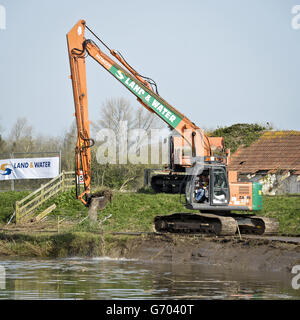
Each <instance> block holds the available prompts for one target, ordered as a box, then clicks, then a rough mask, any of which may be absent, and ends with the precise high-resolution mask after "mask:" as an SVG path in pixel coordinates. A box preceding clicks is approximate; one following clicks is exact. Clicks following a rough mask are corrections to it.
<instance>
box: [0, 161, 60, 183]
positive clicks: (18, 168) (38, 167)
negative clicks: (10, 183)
mask: <svg viewBox="0 0 300 320" xmlns="http://www.w3.org/2000/svg"><path fill="white" fill-rule="evenodd" d="M58 175H59V157H51V158H24V159H3V160H0V181H1V180H16V179H44V178H55V177H57V176H58Z"/></svg>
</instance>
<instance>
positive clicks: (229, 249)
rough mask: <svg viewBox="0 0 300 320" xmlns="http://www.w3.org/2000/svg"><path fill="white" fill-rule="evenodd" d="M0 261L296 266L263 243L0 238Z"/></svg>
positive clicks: (94, 236) (292, 247) (287, 251)
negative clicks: (105, 258)
mask: <svg viewBox="0 0 300 320" xmlns="http://www.w3.org/2000/svg"><path fill="white" fill-rule="evenodd" d="M0 256H2V257H5V256H6V257H8V256H27V257H72V256H77V257H92V256H110V257H112V258H128V259H138V260H141V261H147V262H160V263H173V264H184V263H186V264H191V263H192V264H201V265H207V266H222V267H223V268H224V269H232V270H235V269H236V270H244V271H275V272H276V271H278V272H290V271H291V269H292V267H293V266H294V265H297V264H299V265H300V245H299V244H296V243H282V242H279V241H270V240H268V239H263V238H262V239H246V238H243V239H239V238H237V237H235V238H234V237H228V238H216V237H210V238H203V237H187V236H178V235H152V234H146V235H140V236H137V235H112V234H98V233H91V232H72V233H56V234H47V235H41V234H29V233H27V234H20V233H8V232H2V233H0Z"/></svg>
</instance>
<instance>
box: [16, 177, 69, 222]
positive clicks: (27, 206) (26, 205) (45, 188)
mask: <svg viewBox="0 0 300 320" xmlns="http://www.w3.org/2000/svg"><path fill="white" fill-rule="evenodd" d="M74 175H75V172H74V171H70V172H64V171H63V172H62V173H61V174H60V175H59V176H57V177H56V178H54V179H52V180H50V181H49V182H48V183H46V184H44V185H42V186H41V187H40V188H38V189H37V190H35V191H34V192H32V193H30V194H29V195H28V196H26V197H25V198H23V199H22V200H20V201H17V202H16V211H15V215H16V218H15V219H16V223H18V222H21V221H22V220H24V219H25V218H28V217H32V216H34V214H35V213H36V211H37V209H38V208H39V207H40V206H41V205H42V204H43V203H44V202H46V201H47V200H49V199H50V198H52V197H53V196H55V195H56V194H58V193H59V192H64V191H66V190H68V189H69V188H72V187H74V181H75V180H74Z"/></svg>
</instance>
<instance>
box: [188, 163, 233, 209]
mask: <svg viewBox="0 0 300 320" xmlns="http://www.w3.org/2000/svg"><path fill="white" fill-rule="evenodd" d="M198 167H199V169H196V168H195V169H194V170H193V171H192V174H189V175H187V177H186V178H187V182H186V189H185V191H186V207H187V208H188V209H196V210H201V211H202V210H203V211H215V210H220V209H221V210H228V209H227V208H226V207H228V205H229V202H230V191H229V183H228V178H227V171H226V167H225V165H223V164H219V163H210V164H203V165H200V166H199V165H198ZM203 190H204V192H203ZM201 194H204V196H202V197H201V198H200V196H201Z"/></svg>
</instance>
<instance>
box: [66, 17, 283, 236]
mask: <svg viewBox="0 0 300 320" xmlns="http://www.w3.org/2000/svg"><path fill="white" fill-rule="evenodd" d="M86 31H89V32H90V33H91V34H92V35H93V36H94V38H95V39H96V40H97V41H99V43H101V45H103V46H104V47H105V48H106V49H107V50H108V51H109V53H110V54H111V55H112V56H113V57H114V58H116V59H117V60H118V61H119V63H120V64H121V65H122V66H121V65H120V64H119V63H117V62H116V61H115V60H113V59H112V58H111V57H109V56H108V55H107V54H105V53H104V52H103V51H102V50H101V49H100V48H99V46H98V45H97V44H96V43H95V42H94V41H93V40H91V39H87V38H86V37H85V33H86ZM67 42H68V52H69V60H70V69H71V80H72V85H73V95H74V104H75V116H76V122H77V132H78V138H77V144H76V149H75V167H76V168H75V169H76V177H77V179H76V182H77V183H76V197H77V198H78V199H80V200H81V201H82V202H83V203H84V204H85V205H87V206H89V205H90V203H91V199H92V193H91V187H90V186H91V151H90V148H91V147H92V146H93V144H94V141H93V139H91V137H90V132H89V117H88V100H87V83H86V65H85V60H86V57H87V56H90V57H92V58H93V59H94V60H95V61H96V62H97V63H98V64H100V65H101V66H102V67H103V68H104V69H105V70H106V71H108V73H110V74H111V75H112V76H113V77H114V78H115V79H117V80H118V81H119V82H121V83H122V84H123V85H124V86H125V87H126V88H127V89H128V90H129V91H130V92H131V93H133V94H134V95H135V96H136V98H137V100H138V101H139V102H140V103H141V105H142V106H143V107H145V108H146V109H147V110H148V111H149V112H151V113H155V114H156V115H157V116H158V117H160V118H161V119H162V120H163V121H164V122H165V123H167V125H168V126H169V127H170V128H171V129H173V132H175V134H172V136H171V137H170V139H169V141H170V148H169V150H170V164H169V170H168V172H169V174H168V175H165V174H160V175H157V176H154V177H153V182H152V186H153V187H154V189H157V190H158V191H162V189H166V188H167V189H168V188H169V189H170V188H171V189H172V186H173V187H174V185H175V187H176V188H178V186H179V185H184V192H185V198H186V207H187V208H188V209H192V210H197V211H199V212H200V213H197V214H191V213H175V214H171V215H166V216H157V217H155V219H154V228H155V230H156V231H158V232H176V233H213V234H217V235H232V234H235V233H237V232H241V233H255V234H275V233H277V232H278V231H279V224H278V221H277V220H276V219H271V218H265V217H257V216H255V215H254V214H236V213H232V211H254V212H256V211H259V210H261V209H262V187H261V185H260V184H259V183H254V182H238V181H237V172H231V171H229V172H228V171H227V164H228V162H229V157H228V154H229V151H227V153H226V150H225V156H224V155H222V156H220V155H214V154H213V150H214V149H216V148H217V149H221V150H222V151H224V144H223V138H220V137H217V138H215V137H208V136H207V135H206V134H205V132H204V131H203V130H202V129H201V128H199V127H198V126H196V125H195V124H194V123H193V122H191V121H190V120H189V119H188V118H187V117H186V116H185V115H184V114H182V113H180V112H179V111H178V110H177V109H175V108H174V107H173V106H171V105H170V104H169V103H168V102H167V101H165V100H164V99H163V98H162V97H161V96H160V95H159V94H158V92H157V86H156V83H155V82H154V81H153V80H152V79H150V78H148V77H144V76H142V75H140V74H139V73H138V72H137V71H136V70H135V69H134V68H133V67H132V66H130V65H129V64H128V63H127V62H126V60H125V59H124V58H123V56H122V55H121V54H120V53H119V52H118V51H116V50H112V49H110V48H109V47H108V46H107V45H106V44H105V43H104V42H103V41H102V40H101V39H100V38H99V37H98V36H97V35H96V34H95V33H94V32H93V31H92V30H91V29H90V28H89V27H88V26H87V25H86V22H85V21H84V20H80V21H79V22H78V23H77V24H76V25H75V26H74V27H73V28H72V29H71V31H70V32H69V33H68V34H67ZM187 146H188V147H189V149H190V150H191V152H190V154H189V155H187V154H186V152H185V150H186V149H187ZM182 172H185V174H181V173H182ZM80 176H81V177H82V180H83V184H84V189H83V190H81V188H80V183H78V179H79V178H78V177H80ZM170 177H171V178H170ZM162 186H163V187H162Z"/></svg>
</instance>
